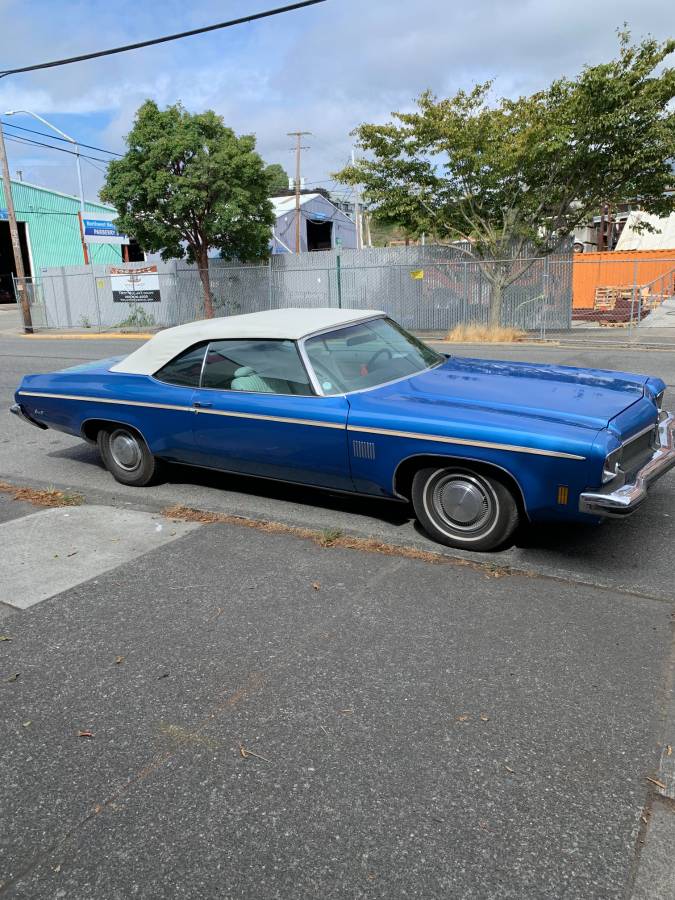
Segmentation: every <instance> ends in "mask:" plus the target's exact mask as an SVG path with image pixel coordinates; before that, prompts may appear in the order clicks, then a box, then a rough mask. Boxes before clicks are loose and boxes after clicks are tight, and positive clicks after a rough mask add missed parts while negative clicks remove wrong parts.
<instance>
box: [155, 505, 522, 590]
mask: <svg viewBox="0 0 675 900" xmlns="http://www.w3.org/2000/svg"><path fill="white" fill-rule="evenodd" d="M162 515H163V516H166V518H167V519H173V520H174V521H180V522H200V523H201V524H202V525H215V524H219V525H237V526H239V527H240V528H254V529H255V530H256V531H265V532H267V533H268V534H291V535H293V536H294V537H298V538H301V539H303V540H307V541H312V543H314V544H316V545H317V546H318V547H323V548H329V547H342V548H343V549H346V550H360V551H362V552H365V553H381V554H383V555H385V556H399V557H404V558H405V559H419V560H422V562H427V563H434V564H445V565H454V566H465V567H466V568H469V569H474V570H475V571H477V572H481V573H482V574H483V575H485V576H486V577H487V578H503V577H504V576H506V575H528V573H526V572H516V571H514V570H512V569H509V568H508V567H507V566H496V565H494V564H493V563H477V562H473V560H469V559H461V558H460V557H454V556H446V555H445V554H443V553H433V552H432V551H430V550H418V549H417V548H416V547H405V546H401V547H399V546H397V545H396V544H386V543H384V542H383V541H378V540H375V538H359V537H351V536H349V535H346V534H343V533H342V532H341V531H338V530H337V529H327V530H326V531H316V530H314V529H312V528H301V527H300V526H296V525H285V524H283V523H282V522H268V521H266V520H265V519H246V518H244V517H243V516H231V515H227V514H226V513H214V512H207V511H206V510H202V509H192V508H191V507H189V506H180V505H176V506H169V507H167V508H166V509H163V510H162Z"/></svg>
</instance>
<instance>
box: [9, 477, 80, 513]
mask: <svg viewBox="0 0 675 900" xmlns="http://www.w3.org/2000/svg"><path fill="white" fill-rule="evenodd" d="M0 492H2V493H3V494H11V495H12V499H13V500H20V501H22V502H24V503H32V504H33V506H46V507H52V506H81V505H82V504H83V503H84V497H83V496H82V494H76V493H72V492H71V493H69V492H66V491H57V490H56V488H47V489H45V490H37V489H35V488H28V487H16V486H15V485H13V484H7V482H6V481H0Z"/></svg>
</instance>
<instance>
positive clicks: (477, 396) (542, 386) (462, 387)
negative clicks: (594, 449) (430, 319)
mask: <svg viewBox="0 0 675 900" xmlns="http://www.w3.org/2000/svg"><path fill="white" fill-rule="evenodd" d="M648 380H649V379H648V377H647V376H646V375H631V374H628V373H623V372H609V371H604V370H600V369H581V368H572V367H571V366H551V365H544V364H541V365H539V364H536V363H520V362H504V361H499V360H485V359H468V358H466V357H450V358H449V359H448V360H447V361H446V362H445V363H443V364H442V365H441V366H437V367H436V368H434V369H428V370H427V371H425V372H422V373H420V374H419V375H414V376H413V377H412V378H408V379H404V380H402V381H399V382H395V383H392V384H389V385H384V386H383V387H380V388H376V389H375V391H374V392H371V391H367V392H364V393H363V394H361V395H360V396H361V397H363V398H364V400H365V398H366V397H367V395H368V394H370V397H371V398H372V400H373V401H375V402H378V401H379V402H385V403H386V402H387V401H395V402H396V403H398V404H400V405H401V406H405V405H412V406H414V407H415V409H416V412H417V414H418V415H423V416H424V418H426V419H429V418H433V417H434V415H436V416H438V417H440V418H444V419H445V418H446V417H447V416H448V415H451V414H452V411H453V410H454V411H456V412H459V410H460V409H462V408H464V409H466V410H467V411H468V410H469V409H472V408H473V409H481V410H487V411H490V412H491V413H498V414H505V415H507V416H508V415H514V416H520V417H523V416H525V417H529V418H537V419H541V420H543V421H555V422H560V423H565V424H569V425H580V426H584V427H587V428H592V429H595V430H599V429H600V428H605V427H607V425H608V423H609V422H610V420H611V419H613V418H614V417H615V416H617V415H619V413H621V412H623V411H624V410H625V409H627V408H628V407H629V406H632V405H633V404H634V403H635V402H636V401H638V400H640V398H641V397H643V395H644V391H645V384H646V382H647V381H648ZM411 411H412V409H411Z"/></svg>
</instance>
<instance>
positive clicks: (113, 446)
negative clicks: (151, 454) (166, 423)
mask: <svg viewBox="0 0 675 900" xmlns="http://www.w3.org/2000/svg"><path fill="white" fill-rule="evenodd" d="M110 455H111V456H112V458H113V460H114V461H115V463H116V464H117V465H118V466H119V467H120V468H121V469H126V471H127V472H132V471H133V470H134V469H137V468H138V466H139V465H140V464H141V459H142V454H141V448H140V447H139V446H138V441H137V440H136V438H135V437H133V435H131V434H129V432H128V431H114V432H113V433H112V434H111V435H110Z"/></svg>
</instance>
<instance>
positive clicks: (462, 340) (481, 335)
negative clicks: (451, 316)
mask: <svg viewBox="0 0 675 900" xmlns="http://www.w3.org/2000/svg"><path fill="white" fill-rule="evenodd" d="M526 336H527V335H526V334H525V332H524V331H521V330H520V329H519V328H502V327H501V326H500V327H499V328H488V327H487V325H457V326H456V327H455V328H453V329H452V331H449V332H448V334H447V335H446V336H445V340H446V341H449V342H450V343H452V344H513V343H518V342H520V341H523V340H524V339H525V338H526Z"/></svg>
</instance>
